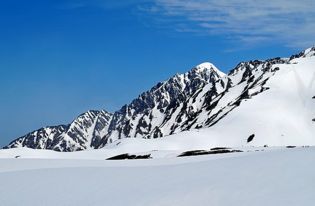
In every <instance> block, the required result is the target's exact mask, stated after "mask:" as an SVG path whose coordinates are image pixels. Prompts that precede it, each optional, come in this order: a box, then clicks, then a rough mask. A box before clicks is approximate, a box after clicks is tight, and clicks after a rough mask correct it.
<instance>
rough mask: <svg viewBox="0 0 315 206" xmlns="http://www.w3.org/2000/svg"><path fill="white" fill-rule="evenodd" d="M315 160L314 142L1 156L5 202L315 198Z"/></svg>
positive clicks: (11, 205) (289, 202)
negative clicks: (199, 150)
mask: <svg viewBox="0 0 315 206" xmlns="http://www.w3.org/2000/svg"><path fill="white" fill-rule="evenodd" d="M42 152H53V151H42ZM60 154H65V153H60ZM67 154H69V153H67ZM314 159H315V150H314V148H295V149H280V150H271V151H265V152H247V153H241V154H227V155H216V156H211V155H210V156H199V157H187V158H169V159H157V160H136V161H104V160H101V161H99V160H96V161H92V160H90V161H86V160H40V159H0V165H1V167H0V182H1V186H0V203H1V205H5V206H18V205H25V206H28V205H32V206H42V205H45V206H50V205H51V206H55V205H58V206H72V205H73V206H81V205H82V206H83V205H84V206H85V205H94V206H98V205H115V206H119V205H122V206H125V205H136V206H142V205H144V206H147V205H152V206H154V205H158V206H161V205H164V206H168V205H182V206H185V205H189V206H191V205H214V206H230V205H242V206H252V205H255V206H265V205H268V206H279V205H286V206H300V205H313V203H314V202H315V196H314V193H315V187H314V182H315V167H314V166H313V164H314Z"/></svg>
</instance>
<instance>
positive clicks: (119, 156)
mask: <svg viewBox="0 0 315 206" xmlns="http://www.w3.org/2000/svg"><path fill="white" fill-rule="evenodd" d="M150 158H151V154H148V155H129V154H128V153H126V154H120V155H116V156H113V157H110V158H107V159H106V160H126V159H128V160H134V159H150Z"/></svg>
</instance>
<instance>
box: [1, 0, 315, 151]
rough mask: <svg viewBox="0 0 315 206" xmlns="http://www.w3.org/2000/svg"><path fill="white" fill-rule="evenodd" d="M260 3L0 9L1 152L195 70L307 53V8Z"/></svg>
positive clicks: (80, 3)
mask: <svg viewBox="0 0 315 206" xmlns="http://www.w3.org/2000/svg"><path fill="white" fill-rule="evenodd" d="M263 2H264V1H261V0H256V1H250V0H238V1H236V0H222V1H219V2H218V1H213V0H195V1H192V0H186V1H185V0H181V1H179V0H125V1H115V0H112V1H111V0H89V1H88V0H63V1H61V0H44V1H43V0H30V1H24V0H3V1H1V2H0V28H1V32H0V45H1V46H0V95H1V103H0V112H1V116H0V146H4V145H5V144H7V143H8V142H9V141H10V140H13V139H14V138H16V137H18V136H21V135H24V134H25V133H27V132H30V131H32V130H35V129H38V128H40V127H43V126H47V125H58V124H65V123H68V122H70V121H71V120H72V119H73V118H75V117H76V116H77V115H78V114H80V113H82V112H84V111H86V110H88V109H107V110H109V111H114V110H117V109H119V108H120V107H121V106H122V105H123V104H125V103H128V102H129V101H131V100H132V99H133V98H134V97H136V96H137V95H138V94H140V92H142V91H145V90H147V89H149V88H150V87H151V86H153V85H154V84H155V83H157V82H158V81H161V80H165V79H167V78H168V77H170V76H171V75H173V74H175V73H181V72H185V71H187V70H189V69H190V68H191V67H193V66H194V65H197V64H199V63H201V62H204V61H210V62H212V63H214V64H215V65H216V66H217V67H218V68H220V69H221V70H222V71H224V72H226V71H228V70H230V69H232V68H233V67H234V66H235V65H236V64H237V63H238V62H240V61H245V60H252V59H266V58H271V57H276V56H289V55H291V54H293V53H297V52H299V51H300V50H302V49H304V48H307V47H310V46H313V45H314V36H315V23H314V17H315V15H314V9H313V8H315V3H314V1H313V0H304V1H292V0H275V1H273V3H271V2H270V3H269V4H266V3H263ZM244 5H245V6H244Z"/></svg>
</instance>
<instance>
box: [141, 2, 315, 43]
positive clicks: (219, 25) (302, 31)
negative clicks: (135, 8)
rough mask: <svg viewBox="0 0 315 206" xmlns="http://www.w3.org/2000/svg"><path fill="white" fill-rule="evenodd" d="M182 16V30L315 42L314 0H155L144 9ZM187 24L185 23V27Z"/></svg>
mask: <svg viewBox="0 0 315 206" xmlns="http://www.w3.org/2000/svg"><path fill="white" fill-rule="evenodd" d="M142 10H145V11H147V12H150V13H154V14H157V15H159V17H163V18H167V19H170V20H171V19H172V18H174V19H176V21H177V22H178V19H179V18H180V19H181V22H180V24H179V25H181V27H180V28H177V27H176V26H175V30H176V31H179V32H189V31H194V32H201V33H203V34H207V35H221V34H222V35H225V36H228V38H232V39H234V40H239V41H242V42H243V43H247V44H253V43H262V42H266V41H278V42H279V43H280V42H281V43H285V44H286V45H287V46H292V47H307V46H312V45H314V43H315V1H314V0H299V1H297V0H272V1H266V0H155V2H154V5H153V6H150V7H147V9H145V8H142ZM183 25H185V26H183Z"/></svg>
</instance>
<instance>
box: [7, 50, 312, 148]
mask: <svg viewBox="0 0 315 206" xmlns="http://www.w3.org/2000/svg"><path fill="white" fill-rule="evenodd" d="M314 56H315V47H313V48H310V49H307V50H305V51H303V52H301V53H299V54H297V55H293V56H291V57H290V58H274V59H269V60H265V61H258V60H255V61H249V62H242V63H240V64H238V65H237V66H236V68H234V69H233V70H231V71H230V72H229V74H224V73H222V72H220V71H219V70H218V69H217V68H216V67H215V66H214V65H213V64H211V63H203V64H200V65H198V66H196V67H195V68H193V69H192V70H191V71H189V72H187V73H185V74H177V75H175V76H173V77H172V78H170V79H168V80H167V81H164V82H160V83H158V84H157V85H156V86H154V87H153V88H152V89H151V90H149V91H147V92H144V93H142V94H141V95H140V96H139V97H138V98H136V99H135V100H133V101H132V102H131V103H130V104H128V105H125V106H123V107H122V108H121V109H120V110H119V111H117V112H115V113H114V114H110V113H108V112H106V111H89V112H87V113H84V114H82V115H80V116H79V117H78V118H77V119H75V120H74V121H73V122H72V123H71V124H69V125H61V126H56V127H46V128H42V129H39V130H37V131H34V132H31V133H29V134H27V135H26V136H23V137H20V138H18V139H17V140H15V141H13V142H11V143H10V144H9V145H8V146H7V147H6V148H15V147H30V148H40V149H52V150H57V151H77V150H83V149H88V148H101V147H104V146H106V145H108V144H110V143H112V142H114V141H116V140H118V139H124V138H133V137H137V138H145V139H151V138H159V137H163V136H168V135H172V136H174V137H178V138H180V137H179V136H190V137H191V138H190V141H193V139H194V137H195V138H198V137H202V138H203V140H204V141H205V142H211V144H212V145H221V146H223V145H233V146H240V145H244V144H253V145H261V144H276V145H285V144H289V143H296V144H312V143H313V144H315V140H314V137H313V136H314V135H313V134H315V120H314V118H315V99H314V98H315V97H314V96H315V83H314V82H315V70H314V68H315V57H314ZM183 138H184V137H183Z"/></svg>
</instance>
